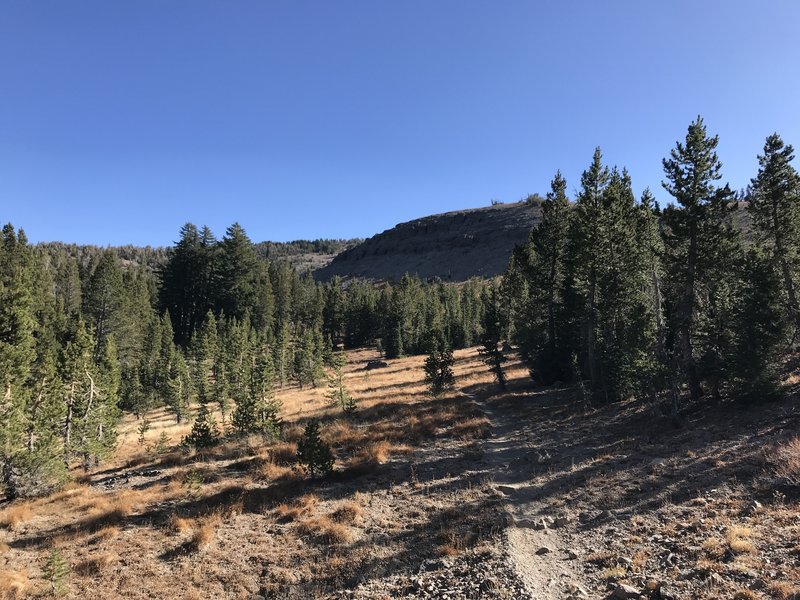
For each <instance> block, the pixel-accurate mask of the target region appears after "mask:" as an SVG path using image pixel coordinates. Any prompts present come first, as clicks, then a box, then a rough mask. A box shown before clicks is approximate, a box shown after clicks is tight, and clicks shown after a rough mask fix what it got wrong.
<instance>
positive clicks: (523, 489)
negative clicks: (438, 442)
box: [463, 391, 587, 600]
mask: <svg viewBox="0 0 800 600" xmlns="http://www.w3.org/2000/svg"><path fill="white" fill-rule="evenodd" d="M463 393H464V395H465V396H466V397H467V398H470V399H471V400H473V401H474V402H475V403H476V404H477V405H478V406H479V407H480V408H481V409H482V410H483V412H484V413H485V414H486V417H487V418H488V419H489V421H490V423H491V427H492V436H491V437H490V438H489V439H488V440H486V441H485V443H484V461H485V462H486V463H488V464H487V465H486V466H487V468H488V470H490V471H491V472H492V473H493V474H494V481H495V484H496V488H497V489H498V491H500V492H501V493H503V494H504V495H505V497H506V509H507V511H508V514H509V525H508V527H507V528H506V530H505V548H504V551H505V553H506V556H507V558H508V561H509V563H510V564H511V566H512V567H513V569H514V571H515V572H516V573H517V575H518V576H519V577H520V579H522V581H523V583H524V584H525V586H526V588H527V591H528V593H530V595H531V596H532V597H533V598H535V599H536V600H540V599H541V600H544V599H548V598H570V597H575V598H579V597H582V595H583V594H582V592H583V590H585V589H587V586H586V585H585V584H584V582H583V574H582V573H581V572H579V571H577V570H576V568H575V566H576V561H575V559H576V558H577V554H574V552H575V551H574V550H573V546H571V542H572V541H573V540H572V539H571V537H572V536H570V535H569V534H568V533H567V532H566V531H565V528H564V526H565V525H567V522H566V521H565V517H564V515H562V514H559V512H558V511H557V510H555V509H554V508H553V507H551V506H550V505H549V504H548V503H546V502H543V501H542V500H539V499H537V498H536V487H535V485H534V484H533V481H532V479H533V478H534V474H533V473H532V472H531V471H533V470H534V469H536V468H537V467H541V466H546V464H547V463H548V462H549V460H550V459H551V457H550V456H549V454H548V453H547V452H546V451H545V452H543V451H541V450H537V449H536V448H535V446H532V445H531V439H530V432H529V430H528V427H527V426H526V423H525V422H524V421H520V420H519V419H518V418H514V417H513V415H510V414H508V413H506V412H505V411H503V410H502V409H500V408H497V407H493V406H491V404H490V403H489V402H487V401H486V399H485V398H482V397H481V396H480V395H475V394H472V393H469V392H466V391H465V392H463ZM583 593H585V592H583Z"/></svg>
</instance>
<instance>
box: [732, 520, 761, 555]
mask: <svg viewBox="0 0 800 600" xmlns="http://www.w3.org/2000/svg"><path fill="white" fill-rule="evenodd" d="M752 535H753V531H752V530H751V529H750V528H748V527H741V526H738V525H737V526H733V527H729V528H728V531H726V532H725V539H726V540H727V542H728V547H729V548H730V549H731V551H732V552H734V553H735V554H751V553H753V552H755V551H756V547H755V546H754V545H753V543H752V542H751V541H750V540H749V538H750V537H752Z"/></svg>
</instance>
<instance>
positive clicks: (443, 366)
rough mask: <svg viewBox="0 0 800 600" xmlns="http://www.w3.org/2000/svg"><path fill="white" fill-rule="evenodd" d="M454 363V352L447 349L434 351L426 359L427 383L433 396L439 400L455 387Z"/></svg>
mask: <svg viewBox="0 0 800 600" xmlns="http://www.w3.org/2000/svg"><path fill="white" fill-rule="evenodd" d="M454 362H455V360H454V358H453V352H452V351H451V350H449V349H447V348H445V349H443V350H439V349H434V350H432V351H431V352H430V354H429V355H428V357H427V358H426V359H425V366H424V369H425V383H426V384H427V386H428V391H429V392H430V394H431V395H432V396H434V397H436V398H438V397H439V396H441V395H442V394H444V393H445V392H446V391H447V390H449V389H451V388H452V387H453V386H454V385H455V376H454V375H453V363H454Z"/></svg>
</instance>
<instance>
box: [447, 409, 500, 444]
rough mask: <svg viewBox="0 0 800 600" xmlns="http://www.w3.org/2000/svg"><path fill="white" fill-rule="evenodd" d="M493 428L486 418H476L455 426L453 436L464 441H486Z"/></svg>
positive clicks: (462, 421) (459, 422)
mask: <svg viewBox="0 0 800 600" xmlns="http://www.w3.org/2000/svg"><path fill="white" fill-rule="evenodd" d="M490 429H491V426H490V424H489V419H487V418H486V417H485V416H483V415H481V416H475V417H470V418H467V419H463V420H460V421H457V422H456V423H454V424H453V434H454V435H455V436H456V437H459V438H461V439H463V440H475V439H485V438H487V437H488V436H489V431H490Z"/></svg>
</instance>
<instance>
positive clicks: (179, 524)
mask: <svg viewBox="0 0 800 600" xmlns="http://www.w3.org/2000/svg"><path fill="white" fill-rule="evenodd" d="M167 526H168V527H169V530H170V531H172V532H173V533H177V534H181V533H185V532H187V531H189V530H190V529H191V528H192V521H191V520H190V519H186V518H184V517H179V516H178V515H171V516H170V518H169V520H168V521H167Z"/></svg>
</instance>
